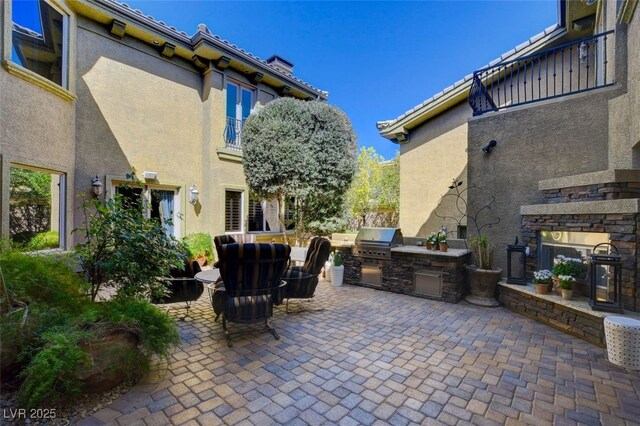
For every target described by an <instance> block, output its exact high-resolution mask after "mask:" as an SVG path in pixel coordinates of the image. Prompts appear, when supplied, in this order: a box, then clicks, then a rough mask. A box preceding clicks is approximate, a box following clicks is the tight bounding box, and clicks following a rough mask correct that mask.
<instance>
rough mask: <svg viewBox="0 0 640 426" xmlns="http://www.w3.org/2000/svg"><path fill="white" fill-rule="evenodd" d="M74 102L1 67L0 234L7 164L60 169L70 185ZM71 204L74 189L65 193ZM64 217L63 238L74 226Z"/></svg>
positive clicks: (6, 221)
mask: <svg viewBox="0 0 640 426" xmlns="http://www.w3.org/2000/svg"><path fill="white" fill-rule="evenodd" d="M74 116H75V105H74V103H73V102H69V101H67V100H64V99H61V98H60V97H58V96H57V95H55V94H53V93H51V92H49V91H47V90H45V89H43V88H41V87H39V86H36V85H34V84H32V83H30V82H27V81H25V80H23V79H21V78H18V77H16V76H13V75H10V74H9V73H7V71H6V70H5V69H4V68H0V123H1V125H0V157H1V169H2V176H3V179H2V186H1V193H2V203H1V205H2V206H3V207H0V210H1V217H2V222H1V223H2V227H1V230H2V231H1V232H2V235H7V236H8V232H9V211H8V205H9V167H10V165H11V164H23V165H29V166H32V167H40V168H44V169H48V170H53V171H57V172H62V173H65V174H66V177H67V188H73V176H74V174H73V168H74V161H75V153H74V151H75V127H74V125H73V123H74ZM66 195H67V196H66V200H67V205H70V204H72V203H73V199H74V196H73V191H72V190H68V191H67V194H66ZM71 216H72V215H71V213H70V214H68V215H67V217H66V223H67V226H66V228H67V229H66V231H67V232H66V239H67V241H69V238H70V235H71V229H72V228H73V224H72V217H71Z"/></svg>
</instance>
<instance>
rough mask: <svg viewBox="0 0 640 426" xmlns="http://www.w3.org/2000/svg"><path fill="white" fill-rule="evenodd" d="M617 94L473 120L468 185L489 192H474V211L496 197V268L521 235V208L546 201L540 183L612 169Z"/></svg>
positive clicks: (606, 92)
mask: <svg viewBox="0 0 640 426" xmlns="http://www.w3.org/2000/svg"><path fill="white" fill-rule="evenodd" d="M617 93H618V91H617V90H610V89H603V90H601V91H597V92H589V93H587V94H583V95H574V96H572V97H566V98H562V99H559V100H553V101H543V102H540V103H539V104H533V105H529V106H525V107H517V108H513V109H510V110H509V109H508V110H506V111H503V112H499V113H490V114H485V115H483V116H480V117H476V118H472V119H470V120H469V138H468V142H469V143H468V146H469V152H468V155H469V167H468V175H469V181H470V182H472V183H474V184H477V185H479V186H481V187H483V188H485V191H484V192H482V193H481V192H479V191H473V190H471V191H470V192H469V210H470V211H471V212H475V211H477V210H478V209H479V208H480V207H481V206H483V205H484V204H485V203H487V202H488V201H489V200H490V198H491V197H492V196H495V198H496V200H495V204H494V205H493V206H492V215H493V214H495V215H497V216H498V217H499V218H500V220H501V221H500V223H499V224H498V225H497V226H494V227H492V228H490V229H487V230H486V233H487V234H488V235H489V237H490V238H491V241H492V242H493V244H495V246H496V253H495V263H496V266H497V267H500V268H503V269H504V270H505V271H506V246H507V244H512V243H513V241H514V239H515V237H516V236H521V234H520V224H521V216H520V206H522V205H527V204H539V203H541V202H542V194H541V193H540V191H539V190H538V181H540V180H543V179H550V178H554V177H561V176H568V175H576V174H580V173H587V172H595V171H599V170H604V169H606V168H607V165H608V158H607V154H608V143H607V140H608V126H609V123H608V121H609V114H608V109H607V105H608V101H609V99H610V98H611V97H613V96H615V95H616V94H617ZM491 139H495V140H496V141H497V143H498V145H497V146H496V148H495V149H494V150H493V151H492V152H491V154H490V155H486V154H484V153H483V152H482V151H481V148H482V146H483V145H484V144H486V143H487V142H488V141H489V140H491ZM483 223H484V219H483ZM505 273H506V272H505Z"/></svg>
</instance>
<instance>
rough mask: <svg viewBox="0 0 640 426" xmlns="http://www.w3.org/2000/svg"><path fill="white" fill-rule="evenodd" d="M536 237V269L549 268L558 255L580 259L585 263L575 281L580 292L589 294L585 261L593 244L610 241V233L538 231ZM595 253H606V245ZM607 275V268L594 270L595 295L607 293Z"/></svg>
mask: <svg viewBox="0 0 640 426" xmlns="http://www.w3.org/2000/svg"><path fill="white" fill-rule="evenodd" d="M538 239H539V244H538V247H539V253H538V269H548V270H551V269H552V268H553V260H554V259H555V258H556V257H557V256H560V255H562V256H565V257H571V258H578V259H582V260H583V262H585V265H584V267H583V268H582V274H581V275H580V276H578V277H577V278H576V281H577V282H578V284H581V285H582V286H583V288H582V293H583V294H584V295H585V296H589V290H588V284H589V280H590V276H589V268H588V267H587V265H586V262H587V261H588V260H589V255H590V254H592V253H593V248H594V247H595V246H597V245H598V244H600V243H609V242H610V234H608V233H605V232H578V231H540V233H539V234H538ZM596 253H601V254H606V253H608V251H607V247H606V246H605V247H602V246H601V247H598V248H597V251H596ZM600 269H602V268H600ZM609 277H610V274H609V271H607V270H604V269H602V270H598V271H596V285H597V288H598V293H599V294H598V295H597V296H599V297H606V296H604V295H606V294H608V292H609V290H608V287H609ZM584 286H586V288H585V287H584Z"/></svg>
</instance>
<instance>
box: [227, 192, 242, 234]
mask: <svg viewBox="0 0 640 426" xmlns="http://www.w3.org/2000/svg"><path fill="white" fill-rule="evenodd" d="M224 198H225V199H224V230H225V232H242V192H241V191H225V197H224Z"/></svg>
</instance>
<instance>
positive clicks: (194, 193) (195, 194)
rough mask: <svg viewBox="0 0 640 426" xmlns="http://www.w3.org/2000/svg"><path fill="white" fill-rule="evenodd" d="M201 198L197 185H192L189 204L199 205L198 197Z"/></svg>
mask: <svg viewBox="0 0 640 426" xmlns="http://www.w3.org/2000/svg"><path fill="white" fill-rule="evenodd" d="M199 196H200V191H198V188H196V185H195V184H194V185H191V186H190V187H189V204H192V205H194V206H195V205H196V204H197V203H198V197H199Z"/></svg>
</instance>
